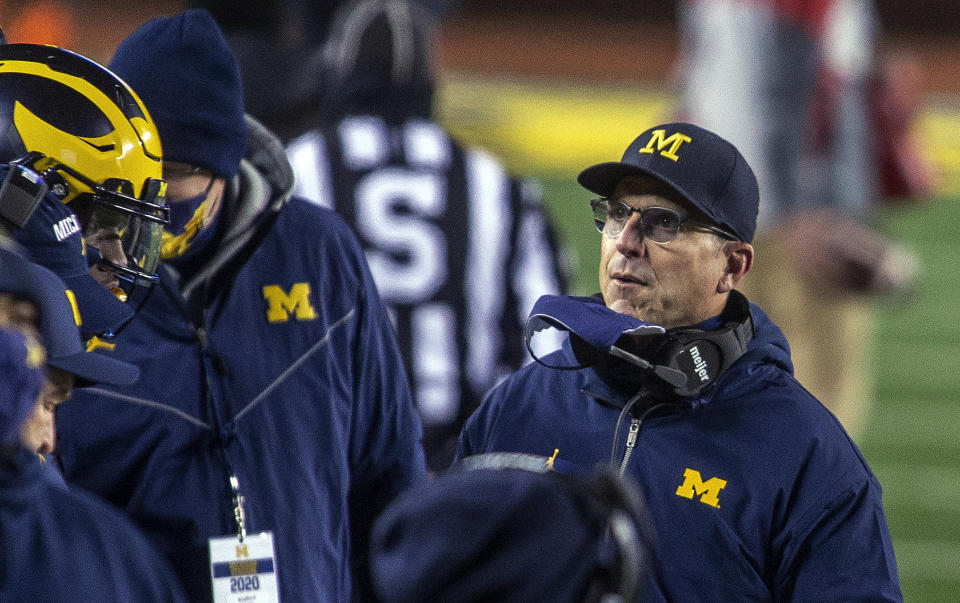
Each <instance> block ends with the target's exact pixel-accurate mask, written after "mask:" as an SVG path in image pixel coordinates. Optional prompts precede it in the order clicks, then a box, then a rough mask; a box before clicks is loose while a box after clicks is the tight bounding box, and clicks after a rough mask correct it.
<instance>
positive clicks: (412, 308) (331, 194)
mask: <svg viewBox="0 0 960 603" xmlns="http://www.w3.org/2000/svg"><path fill="white" fill-rule="evenodd" d="M434 32H435V23H434V17H433V16H432V15H431V13H429V12H428V11H427V10H425V9H424V7H423V6H421V5H420V4H418V3H416V2H403V1H400V0H359V1H355V2H348V3H345V4H344V5H343V6H342V7H341V8H340V9H339V11H338V12H337V13H336V14H335V15H334V17H333V20H332V22H331V26H330V28H329V29H328V30H327V37H326V40H325V41H324V44H323V47H322V49H321V51H320V73H321V74H322V79H321V81H322V85H323V88H324V96H323V100H322V102H321V104H320V105H319V106H318V107H317V108H316V110H315V111H314V122H313V124H312V125H311V126H310V127H309V128H307V129H306V130H305V131H304V132H303V133H302V135H300V136H299V137H297V138H296V139H294V140H293V141H291V142H290V144H289V145H288V146H287V154H288V156H289V157H290V160H291V163H292V165H293V169H294V173H295V175H296V177H297V191H298V192H299V193H300V194H302V195H303V196H304V197H306V198H307V199H309V200H311V201H313V202H315V203H318V204H320V205H323V206H325V207H331V208H333V209H335V210H336V211H337V212H338V213H340V214H341V215H342V216H344V218H345V219H346V221H347V223H348V224H350V225H351V226H352V227H353V228H354V230H355V231H356V232H357V233H358V236H359V238H360V241H361V243H362V244H363V246H364V250H365V252H366V255H367V260H368V261H369V262H370V268H371V271H372V272H373V278H374V280H375V281H376V283H377V287H378V289H379V290H380V294H381V295H382V296H383V299H384V302H385V303H386V304H387V306H388V307H389V308H390V311H391V318H392V319H393V322H394V326H395V328H396V332H397V340H398V342H399V344H400V350H401V353H402V354H403V357H404V359H405V362H406V367H407V371H408V374H409V375H410V379H411V382H412V387H413V390H414V396H415V398H416V401H417V408H418V410H419V412H420V417H421V418H422V420H423V423H424V431H425V435H424V447H425V449H426V452H427V463H428V466H429V467H430V468H431V469H432V470H434V471H439V470H442V469H445V468H446V467H447V466H448V465H449V464H450V461H451V460H452V459H453V455H454V452H455V450H456V438H457V435H458V434H459V433H460V429H461V428H462V426H463V423H464V421H466V418H467V417H468V416H469V415H470V413H471V412H472V411H473V410H474V409H475V408H476V407H477V405H478V404H479V403H480V400H481V399H482V397H483V395H484V394H485V393H486V392H487V391H488V390H489V389H490V388H491V387H492V386H493V385H495V384H496V383H497V382H498V381H499V380H501V379H502V378H503V377H505V376H506V375H507V374H509V373H510V372H511V371H513V370H515V369H517V368H519V367H520V366H522V365H523V364H525V363H526V362H527V361H529V358H528V357H527V355H526V352H525V350H524V347H523V334H522V328H523V319H524V317H525V316H526V314H527V312H528V311H529V310H530V308H531V307H532V306H533V302H534V301H535V300H536V299H537V297H538V296H540V295H542V294H545V293H559V292H561V291H564V290H565V289H566V286H567V284H566V274H565V268H564V267H563V266H562V265H561V264H562V262H561V254H560V250H559V246H558V242H557V237H556V235H555V233H554V232H553V230H552V227H551V224H550V221H549V217H548V215H547V212H546V210H545V208H544V206H543V202H542V198H541V190H540V187H539V184H538V183H536V182H534V181H533V180H530V179H517V178H513V177H511V176H510V175H509V174H508V173H507V171H506V170H505V169H504V167H503V166H502V165H501V163H500V162H499V161H498V160H497V159H496V158H495V157H493V156H491V155H489V154H487V153H485V152H481V151H478V150H473V149H465V148H464V147H462V146H461V145H460V144H459V143H458V142H457V141H456V140H454V139H452V138H451V137H450V136H449V134H447V133H446V132H445V131H444V130H443V128H442V127H441V126H440V125H438V124H437V123H435V122H434V121H432V120H431V116H432V114H433V103H434V87H435V81H436V77H435V74H434V72H433V64H432V43H433V34H434Z"/></svg>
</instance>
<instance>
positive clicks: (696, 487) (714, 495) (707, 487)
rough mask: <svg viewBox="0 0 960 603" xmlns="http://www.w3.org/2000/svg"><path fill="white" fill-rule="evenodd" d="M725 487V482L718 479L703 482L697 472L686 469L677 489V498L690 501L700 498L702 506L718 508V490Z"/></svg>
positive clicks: (713, 478)
mask: <svg viewBox="0 0 960 603" xmlns="http://www.w3.org/2000/svg"><path fill="white" fill-rule="evenodd" d="M726 485H727V480H725V479H720V478H719V477H711V478H710V479H708V480H707V481H703V478H702V477H701V476H700V472H699V471H697V470H695V469H690V468H687V469H685V470H684V472H683V483H682V484H680V487H678V488H677V496H682V497H684V498H690V499H692V498H693V497H694V496H700V502H702V503H703V504H706V505H710V506H711V507H719V506H720V500H719V498H718V497H719V496H720V490H723V487H724V486H726Z"/></svg>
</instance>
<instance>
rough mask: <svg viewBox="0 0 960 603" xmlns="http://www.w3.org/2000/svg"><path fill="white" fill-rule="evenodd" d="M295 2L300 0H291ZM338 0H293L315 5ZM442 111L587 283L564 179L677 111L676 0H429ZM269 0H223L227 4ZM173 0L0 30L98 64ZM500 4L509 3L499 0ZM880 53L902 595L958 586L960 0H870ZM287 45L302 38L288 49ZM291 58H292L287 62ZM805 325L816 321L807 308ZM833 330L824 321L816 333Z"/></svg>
mask: <svg viewBox="0 0 960 603" xmlns="http://www.w3.org/2000/svg"><path fill="white" fill-rule="evenodd" d="M294 4H297V3H294ZM334 4H335V3H334V2H327V3H323V2H313V3H310V2H305V1H304V2H300V3H299V5H301V8H302V6H307V5H309V6H310V7H311V8H310V10H312V11H314V12H313V13H311V14H313V15H320V16H319V17H317V18H318V21H317V23H316V24H311V25H310V26H311V27H315V28H318V29H319V28H320V27H321V24H322V15H323V14H326V12H328V11H327V10H326V8H327V7H328V6H329V7H332V6H333V5H334ZM433 4H434V6H435V7H436V8H437V10H438V11H439V13H440V15H441V17H442V22H441V23H442V25H441V30H440V34H441V35H440V36H439V39H438V40H437V58H438V77H439V85H440V87H439V106H438V108H437V109H438V112H439V118H440V121H441V123H442V124H443V125H445V126H446V127H447V128H448V129H449V130H450V131H451V132H452V133H454V134H455V135H456V136H458V137H459V138H460V139H461V140H462V141H463V142H465V143H467V144H470V145H474V146H482V147H485V148H487V149H489V150H491V151H493V152H494V153H496V154H498V155H499V156H500V157H502V158H503V159H504V161H505V162H506V164H507V165H508V167H509V168H510V169H511V170H513V171H515V172H517V173H518V174H524V175H532V176H535V177H537V178H539V180H540V181H541V182H542V184H543V185H544V188H545V191H546V196H547V198H548V202H549V206H548V209H549V210H550V213H551V217H552V218H553V220H554V222H555V225H556V227H557V229H558V230H559V233H560V235H561V237H562V239H563V242H564V244H565V245H566V247H567V249H568V252H569V258H570V266H571V271H572V273H571V277H572V285H573V289H574V290H573V291H572V293H575V294H581V295H586V294H590V293H593V292H595V291H596V289H597V285H596V266H597V262H598V258H599V242H598V240H597V235H596V231H595V230H594V228H593V225H592V224H591V220H590V212H589V207H588V204H587V201H588V200H589V198H590V194H589V193H588V192H587V191H585V190H583V189H581V188H580V187H579V186H577V185H576V183H575V176H576V174H577V173H578V172H579V171H580V170H581V169H582V168H583V167H586V166H588V165H590V164H593V163H596V162H599V161H608V160H614V159H617V158H619V157H620V154H621V153H622V152H623V149H624V148H626V146H627V144H629V142H630V141H631V140H632V139H633V137H634V136H635V135H636V134H637V133H639V132H640V131H642V130H644V129H645V128H647V127H649V126H651V125H653V124H656V123H660V122H664V121H669V120H671V119H672V118H673V117H674V116H675V111H676V103H677V95H678V89H679V84H680V83H679V82H678V77H677V71H676V64H677V63H676V61H677V52H678V48H679V43H680V40H679V35H678V27H677V24H678V17H677V3H676V2H675V1H671V0H664V1H661V2H630V1H627V0H607V1H604V0H582V1H575V0H561V1H547V0H528V1H527V2H524V3H523V7H522V8H517V7H516V6H514V4H513V3H502V2H497V1H494V0H458V1H456V2H446V3H445V2H442V1H436V2H434V3H433ZM264 5H268V6H273V5H272V3H243V2H225V3H222V6H223V7H225V8H224V11H225V14H237V15H239V14H243V13H244V11H245V10H247V9H250V11H249V12H250V13H251V14H253V13H256V12H257V11H262V9H263V7H264ZM185 6H186V4H185V3H183V2H174V1H170V0H163V1H154V2H149V1H148V0H144V1H143V2H136V3H134V2H123V1H119V0H118V1H116V2H104V1H95V0H75V1H72V2H67V1H54V0H39V1H36V2H25V1H24V0H17V1H16V2H10V1H9V0H7V1H0V25H2V27H3V29H4V31H5V32H6V34H7V36H8V38H9V40H10V41H11V42H34V43H52V44H56V45H59V46H63V47H65V48H69V49H71V50H75V51H78V52H80V53H81V54H85V55H86V56H88V57H90V58H92V59H94V60H97V61H99V62H102V63H104V64H106V63H107V62H108V61H109V58H110V56H111V55H112V53H113V50H114V49H115V47H116V45H117V44H118V43H119V42H120V41H121V40H122V39H123V38H124V37H125V36H126V35H127V34H129V33H130V32H131V31H132V30H133V29H135V28H136V27H137V26H138V25H140V24H141V23H142V22H144V21H145V20H147V19H149V18H151V17H153V16H157V15H164V14H173V13H175V12H178V11H179V10H181V9H182V8H184V7H185ZM507 6H509V8H505V7H507ZM876 8H877V12H878V15H879V19H880V22H881V27H882V36H881V40H880V42H881V52H883V53H885V54H888V55H892V56H900V57H906V58H907V59H908V61H909V64H911V65H913V66H915V67H916V70H915V71H914V72H911V75H910V77H911V78H912V79H911V80H910V81H909V82H908V87H909V88H910V89H911V90H913V91H914V92H915V93H916V95H917V97H916V99H915V102H916V106H917V112H916V114H915V116H913V118H912V119H911V122H910V130H909V137H910V139H911V141H913V143H914V144H915V146H916V149H917V150H918V152H919V153H920V155H921V159H922V161H923V162H924V163H925V164H926V165H927V166H928V167H929V170H930V173H929V176H930V177H929V187H928V188H927V191H926V193H925V194H924V195H923V198H922V199H919V200H917V199H915V200H914V201H915V202H914V203H909V204H896V203H894V204H886V205H884V206H883V207H882V208H881V209H880V210H879V211H878V212H877V213H876V215H875V216H874V217H873V220H874V221H875V223H874V224H873V226H874V227H875V228H876V229H878V230H879V231H881V232H883V233H884V234H886V235H887V236H888V237H889V238H890V239H892V240H895V241H898V242H900V243H902V244H904V245H905V246H906V247H908V248H909V249H911V250H912V251H913V252H914V253H915V254H916V255H917V256H918V257H919V259H920V261H921V264H922V272H921V276H920V278H919V281H918V284H917V286H916V287H915V288H913V289H912V290H911V291H910V292H909V294H907V295H900V296H894V297H884V298H878V299H876V300H875V301H872V302H871V303H872V304H873V305H874V306H875V307H874V308H873V309H874V314H873V315H874V316H875V317H876V318H875V324H874V325H873V328H874V331H875V332H874V337H873V343H872V346H871V349H869V350H866V353H867V355H868V358H869V362H870V363H871V364H872V366H873V370H874V372H875V402H874V404H873V406H872V408H871V409H870V411H869V414H868V416H866V417H863V425H864V427H863V429H862V431H861V432H860V434H859V435H858V436H857V441H858V444H859V445H860V447H861V449H862V451H863V453H864V456H865V457H866V458H867V461H868V462H869V463H870V465H871V467H872V468H873V470H874V472H875V473H876V474H877V476H878V477H879V479H880V481H881V483H882V484H883V488H884V500H885V505H886V509H887V514H888V517H889V521H890V529H891V531H892V534H893V537H894V545H895V549H896V552H897V559H898V563H899V567H900V575H901V580H902V583H903V590H904V595H905V598H906V599H907V600H908V601H958V600H960V408H958V405H960V353H958V345H957V342H958V341H960V320H958V319H957V310H958V308H960V305H958V304H957V303H956V301H955V300H956V297H957V296H958V294H960V268H958V266H957V264H958V260H960V236H958V226H960V75H958V74H960V37H958V36H957V32H958V31H960V3H957V2H955V1H953V0H912V1H911V2H903V1H902V0H877V1H876ZM292 56H294V57H296V54H295V53H294V55H292ZM295 60H296V59H294V61H295ZM810 329H811V330H813V331H816V330H817V329H818V326H817V325H816V324H812V325H810ZM819 335H820V336H822V337H830V333H826V332H825V333H819Z"/></svg>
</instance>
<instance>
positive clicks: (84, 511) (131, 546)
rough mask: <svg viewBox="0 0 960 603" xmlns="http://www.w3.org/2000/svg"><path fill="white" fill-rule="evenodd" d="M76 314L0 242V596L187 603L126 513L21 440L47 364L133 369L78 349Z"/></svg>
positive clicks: (79, 372) (125, 373) (96, 370)
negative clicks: (57, 473)
mask: <svg viewBox="0 0 960 603" xmlns="http://www.w3.org/2000/svg"><path fill="white" fill-rule="evenodd" d="M76 315H77V309H76V306H75V304H71V303H70V302H68V301H67V293H66V289H65V287H64V286H63V283H62V281H60V280H59V279H58V278H57V277H56V276H54V275H53V273H51V272H49V271H47V270H45V269H43V268H40V267H38V266H34V265H32V264H30V263H29V262H28V261H26V260H24V259H23V258H21V257H20V256H19V255H17V253H15V252H14V251H12V250H11V249H10V248H8V247H7V246H6V243H5V242H4V241H3V240H0V375H2V376H3V378H2V379H0V533H3V539H2V541H0V559H3V563H2V564H0V599H2V600H4V601H66V600H85V601H185V600H186V599H185V597H184V596H183V593H182V590H181V588H180V586H179V584H178V583H177V580H176V578H174V576H173V573H172V572H171V570H170V568H169V567H168V566H167V564H166V562H165V561H164V560H163V558H162V557H160V555H158V554H157V552H156V551H155V550H154V549H153V548H152V547H151V546H150V544H149V543H148V541H147V540H146V538H144V537H143V535H142V534H140V533H139V532H138V531H137V529H136V528H135V527H134V526H133V525H132V524H131V522H130V521H129V519H127V518H126V517H124V516H123V514H122V513H120V512H119V511H117V510H116V509H114V508H112V507H110V506H109V505H106V504H104V503H103V502H102V501H100V500H98V499H96V498H94V497H92V496H90V495H89V494H87V493H85V492H83V491H82V490H79V489H76V488H70V489H68V488H65V487H63V485H62V483H61V484H56V483H53V482H51V481H50V480H49V479H48V472H45V471H44V469H43V466H42V465H41V464H40V463H38V462H37V461H36V456H35V454H34V453H35V451H36V448H35V446H34V445H32V444H31V443H29V442H26V443H25V442H24V440H23V434H24V425H25V424H26V423H28V422H29V421H30V419H29V416H30V415H31V413H35V409H36V406H37V399H38V396H39V397H40V398H41V399H42V398H43V396H44V394H43V393H42V390H44V389H46V388H47V387H48V386H49V384H50V373H51V371H60V372H62V374H63V375H67V376H68V382H69V378H72V377H74V376H76V377H77V378H78V379H84V380H96V381H103V382H111V383H127V382H130V381H132V380H135V379H136V377H137V376H138V372H137V370H136V368H135V367H134V366H132V365H129V364H126V363H122V362H119V361H115V360H112V359H110V358H106V357H104V356H100V355H98V354H96V353H93V352H84V351H83V347H82V346H81V344H80V335H79V331H78V330H77V327H76V324H75V322H74V317H75V316H76ZM41 340H42V341H43V344H46V349H44V345H43V344H42V343H41ZM65 395H69V387H67V393H66V394H65Z"/></svg>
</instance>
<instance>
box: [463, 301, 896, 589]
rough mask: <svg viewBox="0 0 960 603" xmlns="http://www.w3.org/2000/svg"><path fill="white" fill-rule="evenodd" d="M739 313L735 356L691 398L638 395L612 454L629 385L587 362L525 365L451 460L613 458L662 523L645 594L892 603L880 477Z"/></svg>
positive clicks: (763, 324)
mask: <svg viewBox="0 0 960 603" xmlns="http://www.w3.org/2000/svg"><path fill="white" fill-rule="evenodd" d="M751 311H752V315H753V319H754V324H755V329H756V335H755V337H754V339H753V340H752V341H751V342H750V344H749V346H748V350H747V352H746V354H744V355H743V356H742V357H740V359H739V360H737V362H736V363H735V364H734V365H733V366H731V367H730V369H728V370H727V371H726V372H725V373H724V374H722V375H721V376H720V377H719V378H718V379H717V381H716V382H715V383H713V384H712V385H711V386H709V387H708V388H706V389H705V390H704V391H703V392H702V393H701V395H700V397H698V398H695V399H686V400H683V399H676V398H674V399H673V400H646V401H644V403H643V404H642V405H638V407H637V410H636V411H634V414H630V415H629V416H625V417H624V419H623V421H622V422H621V428H620V433H619V435H618V436H617V442H618V445H617V447H616V450H611V448H612V445H613V442H614V437H615V428H616V426H617V424H618V419H619V418H620V414H621V409H622V408H623V406H624V404H625V403H626V400H627V399H628V398H629V397H630V395H632V394H633V393H634V392H618V391H616V390H615V389H614V388H612V387H610V386H609V385H608V384H607V383H605V382H604V381H602V380H601V379H600V378H599V375H598V374H597V372H596V371H595V370H594V369H592V368H588V369H580V370H576V371H564V370H556V369H550V368H546V367H544V366H542V365H540V364H531V365H529V366H527V367H525V368H524V369H522V370H520V371H519V372H518V373H516V374H515V375H513V376H512V377H511V378H509V379H508V380H506V381H505V382H503V383H502V384H501V385H500V386H499V387H497V388H496V389H495V390H493V391H492V392H491V394H490V395H489V396H488V398H487V399H486V400H485V401H484V403H483V405H482V406H481V407H480V409H479V410H478V411H477V412H476V413H474V415H473V416H472V417H471V419H470V421H469V422H468V423H467V425H466V427H465V428H464V431H463V433H462V434H461V436H460V447H459V451H458V457H459V458H462V457H465V456H468V455H471V454H479V453H484V452H494V451H515V452H525V453H531V454H538V455H544V456H549V455H551V454H553V451H554V449H559V455H558V457H557V462H556V463H555V465H554V467H555V468H557V469H560V470H562V469H563V468H564V467H567V468H568V470H577V468H582V469H589V468H592V467H594V466H595V465H597V464H600V463H613V464H614V465H616V466H620V467H622V469H623V470H624V471H625V473H626V474H627V475H629V476H630V477H632V478H633V479H634V480H636V481H637V483H639V485H640V486H641V489H642V491H643V494H644V496H645V497H646V501H647V505H648V507H649V511H650V513H651V515H652V518H653V523H654V525H655V526H656V529H657V532H658V533H657V542H656V544H655V548H654V555H655V557H656V559H655V561H656V564H655V571H654V572H653V575H652V576H651V577H650V580H651V582H650V584H649V585H648V588H647V589H646V593H647V595H648V596H649V598H650V600H653V601H658V600H668V601H784V600H797V601H859V600H870V601H899V600H901V598H902V597H901V593H900V586H899V579H898V576H897V566H896V561H895V559H894V552H893V547H892V544H891V539H890V534H889V531H888V529H887V522H886V518H885V515H884V511H883V505H882V503H881V491H880V484H879V483H878V482H877V479H876V478H875V477H874V476H873V474H872V473H871V471H870V469H869V467H868V466H867V463H866V462H865V461H864V459H863V457H862V456H861V455H860V452H859V451H858V450H857V447H856V446H855V445H854V443H853V442H852V441H851V440H850V439H849V438H848V437H847V435H846V433H845V432H844V430H843V428H842V427H841V426H840V424H839V422H838V421H837V420H836V418H835V417H834V416H833V415H832V414H831V413H830V411H828V410H827V409H826V408H825V407H824V406H823V405H822V404H820V402H818V401H817V400H816V399H815V398H814V397H813V396H811V395H810V394H809V393H808V392H807V391H806V390H805V389H804V388H803V387H802V386H801V385H800V384H799V383H798V382H797V381H796V380H795V379H794V378H793V376H792V371H793V369H792V363H791V362H790V353H789V347H788V346H787V342H786V340H785V339H784V337H783V334H782V333H781V332H780V329H779V328H777V326H776V325H774V324H773V323H772V322H771V321H770V319H769V318H768V317H767V316H766V314H764V313H763V312H762V311H761V310H760V309H759V308H758V307H757V306H755V305H752V306H751ZM554 353H555V354H569V353H570V351H569V349H565V350H561V351H557V352H554ZM573 363H574V362H573V360H572V358H571V359H570V361H569V362H566V363H563V364H566V365H568V366H569V365H572V364H573ZM557 364H559V363H557V362H554V366H556V365H557ZM659 402H667V404H665V405H658V403H659ZM646 411H648V412H646ZM631 431H633V435H632V436H631V434H630V432H631ZM611 456H612V457H613V458H611ZM625 457H626V460H624V458H625Z"/></svg>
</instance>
